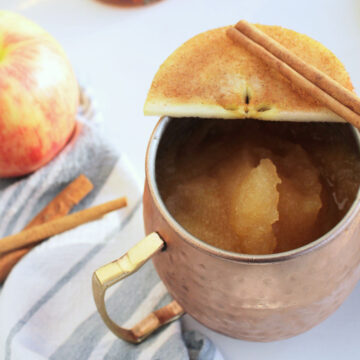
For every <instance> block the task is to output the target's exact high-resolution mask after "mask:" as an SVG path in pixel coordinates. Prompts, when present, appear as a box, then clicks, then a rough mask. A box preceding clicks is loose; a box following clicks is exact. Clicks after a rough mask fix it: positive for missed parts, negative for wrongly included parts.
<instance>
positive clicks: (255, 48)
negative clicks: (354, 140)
mask: <svg viewBox="0 0 360 360" xmlns="http://www.w3.org/2000/svg"><path fill="white" fill-rule="evenodd" d="M227 35H228V37H229V38H231V39H232V40H233V41H234V42H236V43H238V44H240V45H242V46H244V47H245V48H246V49H247V50H248V51H249V52H251V53H253V54H254V55H256V56H258V57H259V58H260V59H261V60H262V61H264V62H265V63H266V64H268V65H269V66H271V67H273V68H275V69H276V70H277V71H279V72H280V73H281V74H282V75H283V76H285V77H286V78H287V79H288V80H290V81H291V82H293V83H294V84H295V85H296V86H298V87H299V88H301V89H303V90H305V91H306V92H308V93H309V94H311V95H312V96H313V97H314V98H316V99H317V100H319V101H320V102H322V103H323V104H324V105H325V106H327V107H328V108H329V109H330V110H332V111H333V112H334V113H336V114H337V115H339V116H340V117H342V118H343V119H344V120H346V121H348V122H349V123H350V124H352V125H354V126H355V127H357V128H360V99H359V98H358V97H357V96H356V95H355V94H354V93H352V92H351V91H350V90H348V89H346V88H345V87H343V86H342V85H341V84H339V83H338V82H337V81H335V80H333V79H332V78H330V77H329V76H327V75H326V74H325V73H323V72H322V71H320V70H318V69H317V68H315V67H314V66H312V65H311V64H308V63H306V62H305V61H303V60H302V59H301V58H299V57H298V56H297V55H295V54H294V53H292V52H291V51H289V50H288V49H286V48H285V47H284V46H282V45H281V44H280V43H279V42H277V41H276V40H274V39H273V38H272V37H270V36H269V35H267V34H265V33H264V32H263V31H261V30H260V29H258V28H257V27H256V26H254V25H252V24H250V23H248V22H247V21H245V20H241V21H239V22H238V23H237V24H236V25H235V27H231V28H229V29H228V31H227Z"/></svg>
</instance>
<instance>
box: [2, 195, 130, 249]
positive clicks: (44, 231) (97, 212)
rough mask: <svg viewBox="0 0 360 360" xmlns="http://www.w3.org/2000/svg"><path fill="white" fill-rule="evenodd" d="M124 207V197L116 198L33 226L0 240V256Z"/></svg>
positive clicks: (125, 201) (125, 202)
mask: <svg viewBox="0 0 360 360" xmlns="http://www.w3.org/2000/svg"><path fill="white" fill-rule="evenodd" d="M126 205H127V200H126V198H125V197H122V198H118V199H116V200H113V201H109V202H107V203H104V204H101V205H98V206H94V207H92V208H89V209H85V210H81V211H78V212H76V213H73V214H70V215H66V216H63V217H61V218H59V219H55V220H51V221H48V222H46V223H44V224H41V225H36V226H33V227H31V228H29V229H26V230H23V231H21V232H20V233H18V234H15V235H10V236H6V237H4V238H2V239H0V254H1V253H6V252H9V251H13V250H15V249H19V248H22V247H24V246H28V245H33V244H36V243H38V242H40V241H42V240H44V239H46V238H48V237H50V236H54V235H57V234H60V233H62V232H65V231H67V230H70V229H73V228H75V227H77V226H79V225H81V224H85V223H87V222H89V221H92V220H96V219H98V218H99V217H101V216H103V215H105V214H107V213H109V212H111V211H114V210H118V209H121V208H123V207H124V206H126Z"/></svg>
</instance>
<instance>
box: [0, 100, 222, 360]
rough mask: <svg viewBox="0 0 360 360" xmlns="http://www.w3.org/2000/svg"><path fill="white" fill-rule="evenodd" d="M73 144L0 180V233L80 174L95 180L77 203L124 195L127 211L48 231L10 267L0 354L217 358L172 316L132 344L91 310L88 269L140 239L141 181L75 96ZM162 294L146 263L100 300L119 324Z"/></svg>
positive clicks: (0, 310) (0, 305) (2, 301)
mask: <svg viewBox="0 0 360 360" xmlns="http://www.w3.org/2000/svg"><path fill="white" fill-rule="evenodd" d="M81 103H82V106H81V108H80V110H79V114H78V120H79V122H81V123H82V124H83V126H82V130H81V132H80V135H79V136H78V137H77V139H76V141H75V142H73V143H69V144H68V145H67V147H66V148H65V149H64V150H63V151H62V152H61V154H60V155H59V156H58V157H57V158H56V159H55V160H54V161H52V162H51V163H49V164H48V165H47V166H45V167H43V168H42V169H40V170H38V171H37V172H35V173H34V174H32V175H30V176H28V177H25V178H22V179H16V180H14V179H13V180H0V237H3V236H5V235H8V234H11V233H15V232H17V231H20V230H21V229H22V228H23V227H24V226H25V225H26V224H27V223H28V222H29V221H30V220H31V218H32V217H33V216H34V215H35V214H36V213H37V212H38V211H39V210H40V209H41V208H43V207H44V206H45V204H47V203H48V202H49V201H51V199H52V198H53V197H54V196H55V195H56V194H57V193H58V192H59V191H60V190H61V189H62V188H63V187H65V186H66V185H67V184H68V183H69V182H70V181H71V180H73V179H74V178H75V177H76V176H78V175H79V174H81V173H84V174H85V175H86V176H88V177H89V178H90V179H91V181H92V182H93V183H94V185H95V189H94V190H93V192H92V193H91V194H90V195H89V196H88V197H87V198H86V199H85V200H83V201H82V202H81V204H79V205H78V206H77V208H76V209H75V210H79V209H81V208H84V207H88V206H90V205H96V204H98V203H102V202H105V201H108V200H110V199H114V198H116V197H119V196H123V195H126V196H127V197H128V201H129V205H128V206H127V208H125V209H122V210H120V211H117V212H114V213H111V214H109V215H107V216H105V217H104V218H103V219H100V220H97V221H93V222H91V223H89V224H86V225H83V226H80V227H78V228H76V229H74V230H71V231H68V232H66V233H63V234H60V235H58V236H54V237H52V238H51V239H50V240H48V241H45V242H44V243H42V244H41V245H39V246H37V247H36V248H35V249H34V250H32V251H31V252H30V253H29V254H28V255H27V256H25V257H24V258H23V259H22V261H21V262H20V263H19V264H17V266H16V267H15V268H14V270H13V271H12V272H11V274H10V276H9V278H8V279H7V281H6V282H5V284H4V286H3V288H2V289H1V293H0V319H1V320H0V359H1V358H2V359H5V360H12V359H26V360H33V359H34V360H37V359H53V360H68V359H71V360H73V359H75V360H76V359H79V360H80V359H138V360H141V359H146V360H150V359H157V360H162V359H171V360H177V359H179V360H180V359H181V360H182V359H198V360H215V359H218V360H220V359H222V357H221V355H220V354H219V352H218V351H217V350H216V348H215V347H214V345H213V344H212V343H211V342H210V341H209V340H208V339H207V338H205V337H203V336H202V335H201V334H199V333H196V332H187V333H184V334H183V333H182V332H181V324H180V321H177V322H174V323H172V324H170V325H168V326H167V327H165V328H163V329H162V330H161V331H159V332H158V333H157V334H155V335H154V336H152V337H150V338H149V339H147V340H146V341H145V342H144V343H142V344H140V345H132V344H128V343H126V342H124V341H122V340H120V339H118V338H116V337H115V336H114V335H113V334H112V333H111V332H110V331H109V330H108V329H107V328H106V326H105V325H104V323H103V322H102V320H101V318H100V316H99V314H98V313H97V311H96V308H95V305H94V302H93V298H92V293H91V275H92V273H93V271H94V270H95V269H97V268H98V267H99V266H101V265H103V264H105V263H107V262H109V261H112V260H113V259H114V258H116V257H119V256H120V255H122V254H123V253H124V252H125V251H126V250H127V248H126V247H127V246H128V245H125V244H124V241H122V240H123V239H132V241H133V243H134V244H135V243H136V242H137V241H138V240H140V239H141V238H142V237H143V236H144V232H143V226H142V215H141V191H140V188H141V186H140V184H139V182H138V181H137V180H136V178H135V177H134V175H133V172H132V171H131V167H130V166H129V164H128V162H127V160H126V158H125V157H124V156H118V155H117V153H116V152H115V151H114V150H113V149H112V148H111V147H109V145H108V144H107V143H106V141H104V140H103V138H102V137H101V135H99V128H98V126H96V125H94V123H95V122H96V120H98V119H99V117H100V115H99V112H98V111H96V108H94V106H93V104H92V103H91V101H90V97H89V96H88V95H87V94H86V93H83V94H82V101H81ZM168 301H169V295H168V294H167V291H166V288H165V287H164V285H163V284H162V282H161V281H160V279H159V278H158V276H157V274H156V272H155V270H154V268H153V266H152V263H150V262H149V263H147V264H146V265H145V266H144V267H143V268H142V269H141V270H140V271H139V272H137V273H136V274H135V275H134V276H132V277H131V278H128V279H126V280H125V281H123V282H121V283H120V284H119V286H117V287H115V289H111V291H110V294H109V297H108V300H107V304H108V305H107V307H108V310H109V313H110V314H111V315H112V316H113V317H114V318H115V320H116V321H118V323H120V324H122V325H123V326H131V325H132V324H134V323H136V322H137V321H138V320H139V319H141V318H142V317H143V316H144V315H145V314H148V313H149V312H150V311H152V310H154V309H155V308H158V307H161V306H162V305H163V304H165V303H166V302H168Z"/></svg>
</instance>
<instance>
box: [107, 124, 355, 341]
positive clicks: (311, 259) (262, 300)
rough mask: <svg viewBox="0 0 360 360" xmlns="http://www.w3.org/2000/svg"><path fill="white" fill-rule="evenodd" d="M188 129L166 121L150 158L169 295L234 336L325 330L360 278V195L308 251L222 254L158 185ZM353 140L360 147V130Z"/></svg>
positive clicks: (160, 259) (151, 205) (151, 193)
mask: <svg viewBox="0 0 360 360" xmlns="http://www.w3.org/2000/svg"><path fill="white" fill-rule="evenodd" d="M188 124H189V122H188V121H183V122H180V121H175V120H173V119H171V118H162V119H160V121H159V123H158V124H157V126H156V128H155V130H154V132H153V134H152V136H151V139H150V142H149V146H148V151H147V155H146V183H145V190H144V197H143V205H144V222H145V229H146V233H147V234H150V233H157V234H159V235H160V237H161V239H162V240H163V241H164V242H165V244H166V247H165V250H164V251H161V252H160V251H154V254H155V255H154V256H153V258H152V259H153V263H154V265H155V268H156V271H157V272H158V274H159V276H160V278H161V280H162V281H163V282H164V284H165V285H166V287H167V289H168V291H169V292H170V294H171V295H172V296H173V298H174V299H175V300H176V303H177V304H179V305H180V306H181V307H182V308H183V309H184V311H185V312H186V313H188V314H189V315H191V316H192V317H194V318H195V319H196V320H198V321H199V322H200V323H202V324H203V325H205V326H206V327H208V328H210V329H213V330H215V331H218V332H220V333H223V334H225V335H229V336H231V337H234V338H239V339H246V340H253V341H272V340H279V339H284V338H288V337H291V336H294V335H297V334H299V333H302V332H304V331H306V330H308V329H310V328H312V327H313V326H315V325H317V324H318V323H320V322H321V321H323V320H324V319H325V318H326V317H328V316H329V315H330V314H331V313H332V312H334V311H335V310H336V309H337V308H338V307H339V306H340V305H341V303H342V302H343V301H344V300H345V298H346V297H347V296H348V295H349V294H350V292H351V291H352V289H353V288H354V286H355V284H356V282H357V281H358V280H359V278H360V238H359V230H360V226H359V219H360V217H359V216H358V215H359V214H358V213H359V206H360V205H359V196H358V197H357V198H356V200H355V202H354V204H353V205H352V207H351V208H350V210H349V211H348V213H347V214H346V216H345V217H344V218H343V219H342V221H341V222H340V223H339V224H337V226H336V227H334V228H333V229H332V230H331V231H330V232H328V233H327V234H325V235H324V236H322V237H321V238H319V239H318V240H316V241H314V242H312V243H310V244H308V245H306V246H303V247H301V248H298V249H295V250H292V251H288V252H283V253H278V254H272V255H244V254H238V253H233V252H229V251H225V250H221V249H218V248H215V247H213V246H211V245H209V244H207V243H205V242H203V241H201V240H199V239H197V238H195V237H194V236H192V235H191V234H189V233H188V232H187V231H186V230H184V229H183V228H182V227H181V226H180V225H179V224H178V223H177V222H176V221H175V220H174V219H173V218H172V216H171V215H170V213H169V212H168V211H167V209H166V207H165V205H164V203H163V201H162V199H161V197H160V194H159V189H158V187H157V181H156V159H157V156H158V154H159V152H161V151H166V148H167V146H171V144H172V143H173V142H174V141H176V138H178V137H181V136H182V134H183V133H186V132H187V131H189V130H188V128H187V126H188ZM344 126H349V125H344ZM353 136H354V137H355V139H356V142H357V143H359V141H358V133H357V131H356V130H354V129H353ZM177 313H178V314H179V312H177ZM158 323H159V321H158ZM108 325H109V324H108ZM118 335H119V336H121V334H118ZM130 340H131V339H130Z"/></svg>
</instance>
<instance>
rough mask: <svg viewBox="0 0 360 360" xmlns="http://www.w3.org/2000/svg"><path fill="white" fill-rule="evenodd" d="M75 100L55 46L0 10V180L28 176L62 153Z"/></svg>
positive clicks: (72, 81)
mask: <svg viewBox="0 0 360 360" xmlns="http://www.w3.org/2000/svg"><path fill="white" fill-rule="evenodd" d="M78 99H79V89H78V84H77V81H76V78H75V76H74V73H73V71H72V68H71V65H70V63H69V61H68V59H67V57H66V55H65V52H64V50H63V49H62V48H61V46H60V45H59V43H58V42H57V41H56V40H55V39H54V38H53V37H52V36H50V35H49V34H48V33H47V32H46V31H45V30H43V29H42V28H41V27H40V26H38V25H36V24H34V23H33V22H31V21H29V20H27V19H26V18H24V17H22V16H20V15H18V14H14V13H11V12H7V11H0V177H12V176H19V175H25V174H28V173H31V172H33V171H35V170H36V169H38V168H40V167H41V166H43V165H44V164H46V163H47V162H48V161H50V160H51V159H52V158H53V157H54V156H55V155H56V154H57V153H58V152H59V151H60V150H61V149H62V148H63V147H64V145H65V144H66V142H67V141H68V139H69V138H70V136H71V134H72V132H73V130H74V126H75V115H76V110H77V106H78Z"/></svg>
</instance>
